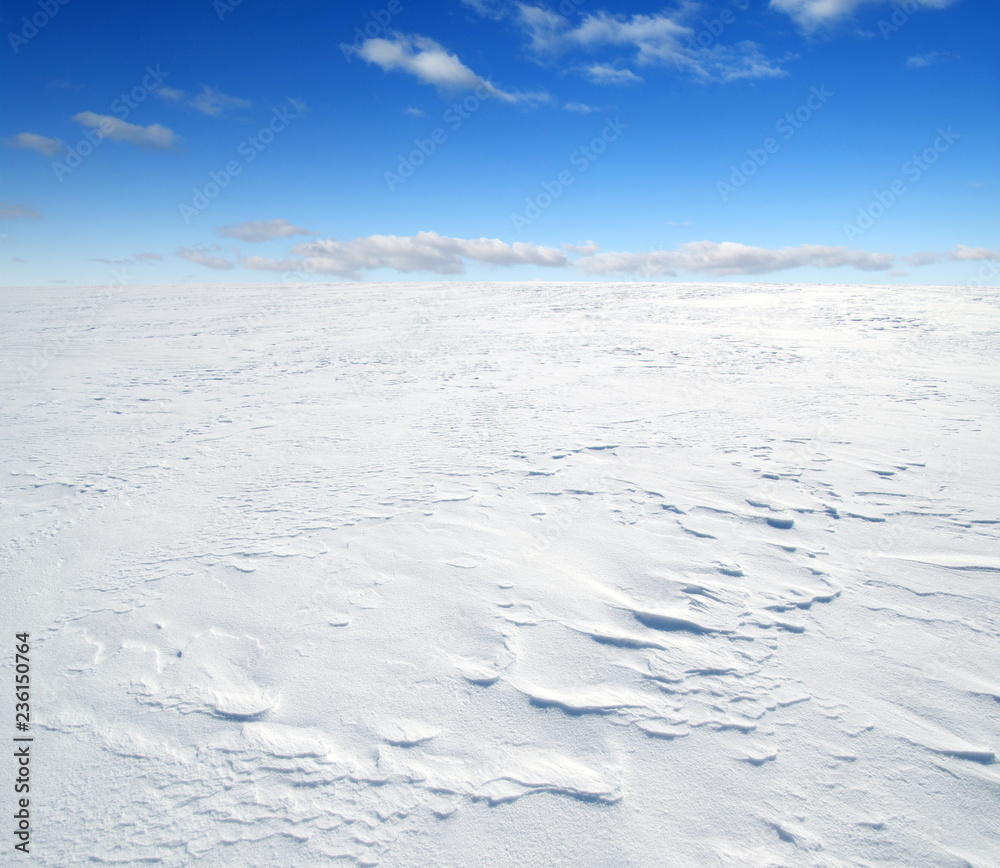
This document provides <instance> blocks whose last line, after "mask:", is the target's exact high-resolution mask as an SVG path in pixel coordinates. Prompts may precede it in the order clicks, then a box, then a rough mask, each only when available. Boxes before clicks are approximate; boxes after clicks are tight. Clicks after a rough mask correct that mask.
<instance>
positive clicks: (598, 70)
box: [584, 63, 642, 85]
mask: <svg viewBox="0 0 1000 868" xmlns="http://www.w3.org/2000/svg"><path fill="white" fill-rule="evenodd" d="M584 75H585V76H586V77H587V78H589V79H590V80H591V81H592V82H594V84H618V85H621V84H639V82H641V81H642V78H641V77H640V76H638V75H636V74H635V73H634V72H632V70H631V69H616V68H615V67H613V66H609V65H608V64H606V63H594V64H591V65H590V66H588V67H587V68H586V70H585V71H584Z"/></svg>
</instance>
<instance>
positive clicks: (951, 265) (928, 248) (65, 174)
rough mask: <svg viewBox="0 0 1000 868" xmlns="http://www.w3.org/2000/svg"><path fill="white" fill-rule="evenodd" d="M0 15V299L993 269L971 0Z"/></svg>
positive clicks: (969, 273) (937, 278)
mask: <svg viewBox="0 0 1000 868" xmlns="http://www.w3.org/2000/svg"><path fill="white" fill-rule="evenodd" d="M0 24H2V32H3V34H4V40H3V41H4V44H3V46H0V55H2V64H3V69H2V88H3V90H2V99H3V107H4V111H3V115H2V121H0V140H2V143H3V146H2V147H0V157H2V161H3V162H2V189H0V200H2V204H0V217H2V219H0V234H2V235H3V238H2V239H0V262H2V263H3V266H4V268H3V284H4V285H33V284H38V285H45V284H54V283H74V284H95V285H97V284H105V283H107V282H109V281H112V280H120V279H124V280H127V281H128V282H130V283H167V282H178V283H181V282H194V283H208V282H268V283H270V282H275V283H277V282H283V281H291V280H299V279H303V278H305V279H310V280H313V279H316V280H330V281H340V280H430V279H434V280H438V279H462V280H469V279H474V280H479V279H483V280H559V281H565V280H657V281H661V280H662V281H685V282H687V281H765V282H823V283H900V284H907V283H923V284H928V283H931V284H933V283H939V284H959V285H965V284H969V283H973V284H975V283H977V282H982V283H985V284H989V285H996V284H997V283H998V277H1000V253H998V252H997V251H998V249H1000V238H998V227H1000V220H998V214H997V187H998V182H1000V178H998V175H997V155H998V153H1000V147H998V146H1000V129H998V126H1000V111H998V107H1000V106H998V93H1000V86H998V85H1000V68H998V61H997V51H996V36H997V32H998V24H1000V7H998V6H997V4H996V2H995V0H902V2H900V3H890V2H882V0H709V2H681V3H674V4H668V5H662V4H658V3H648V2H641V0H634V2H627V3H625V2H607V3H601V2H598V0H562V2H553V3H549V4H539V3H536V2H535V0H530V2H523V3H515V2H507V0H439V2H434V0H427V2H420V3H417V2H414V0H380V2H376V3H371V2H369V0H365V2H342V3H337V4H331V3H321V2H311V0H290V2H286V3H282V4H277V3H266V2H264V0H242V2H233V0H216V2H213V0H173V2H170V3H166V2H149V3H140V4H128V5H125V4H121V3H112V2H100V0H92V2H90V0H88V2H85V0H35V2H33V3H32V2H7V3H5V4H4V7H3V16H2V20H0Z"/></svg>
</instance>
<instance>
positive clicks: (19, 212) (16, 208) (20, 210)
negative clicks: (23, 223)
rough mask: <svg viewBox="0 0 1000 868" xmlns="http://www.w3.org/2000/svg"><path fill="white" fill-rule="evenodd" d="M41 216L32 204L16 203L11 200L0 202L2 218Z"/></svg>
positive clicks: (16, 218)
mask: <svg viewBox="0 0 1000 868" xmlns="http://www.w3.org/2000/svg"><path fill="white" fill-rule="evenodd" d="M41 216H42V215H41V214H39V213H38V212H37V211H36V210H35V209H34V208H32V207H31V206H30V205H20V204H18V205H15V204H13V203H11V202H0V219H3V220H19V219H21V218H23V217H28V218H38V217H41Z"/></svg>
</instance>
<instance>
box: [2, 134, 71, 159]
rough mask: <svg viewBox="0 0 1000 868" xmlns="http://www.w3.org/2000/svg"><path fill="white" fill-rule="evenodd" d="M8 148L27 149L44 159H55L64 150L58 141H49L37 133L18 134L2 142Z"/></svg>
mask: <svg viewBox="0 0 1000 868" xmlns="http://www.w3.org/2000/svg"><path fill="white" fill-rule="evenodd" d="M3 143H4V144H5V145H6V146H7V147H8V148H28V149H29V150H32V151H38V153H39V154H42V155H43V156H46V157H56V156H58V155H59V154H61V153H62V152H63V151H64V150H66V148H65V146H64V145H63V143H62V142H61V141H60V140H59V139H49V138H46V137H45V136H40V135H38V134H37V133H18V134H17V135H16V136H8V137H7V138H6V139H4V140H3Z"/></svg>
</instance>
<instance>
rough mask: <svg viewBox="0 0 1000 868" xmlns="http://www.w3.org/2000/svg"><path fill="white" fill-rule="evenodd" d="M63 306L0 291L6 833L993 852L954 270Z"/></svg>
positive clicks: (968, 356) (110, 850)
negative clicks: (16, 782) (22, 717)
mask: <svg viewBox="0 0 1000 868" xmlns="http://www.w3.org/2000/svg"><path fill="white" fill-rule="evenodd" d="M98 296H99V289H95V288H90V289H80V288H73V289H71V288H55V289H51V288H46V289H7V290H3V291H0V346H2V365H3V368H2V374H0V376H2V381H0V386H2V419H0V425H2V428H0V438H2V440H0V442H2V449H3V466H2V474H3V477H2V478H3V489H2V500H0V517H2V528H3V534H2V545H3V548H2V558H3V564H4V573H5V578H4V583H3V590H2V604H3V611H4V613H5V614H4V618H3V622H4V624H5V625H6V632H5V636H6V639H5V641H6V642H7V643H8V646H9V647H8V649H7V650H4V651H3V653H2V666H3V670H4V679H5V683H7V684H8V685H9V684H10V683H11V680H12V665H13V633H14V632H15V631H21V630H27V631H29V632H30V633H31V636H32V640H31V641H32V652H31V656H32V683H33V696H32V703H33V705H32V713H33V715H34V726H33V730H32V734H33V735H34V736H35V738H36V741H35V743H34V748H33V749H34V763H33V766H32V776H33V777H32V799H33V802H32V805H33V837H32V856H31V857H30V859H24V858H21V857H19V856H17V854H14V855H15V856H16V857H17V864H31V865H40V866H41V865H44V866H66V865H77V864H85V863H86V864H91V863H98V864H118V865H138V864H160V865H164V866H182V865H211V866H230V865H231V866H271V865H274V866H310V865H327V864H358V865H383V866H423V865H435V866H456V868H458V866H462V868H465V866H493V865H496V866H555V865H566V866H661V865H662V866H690V865H706V866H800V865H801V866H807V865H809V866H812V865H816V866H843V865H901V866H916V865H935V866H967V865H974V866H988V865H998V864H1000V824H998V822H997V818H998V817H1000V798H998V796H1000V765H998V764H997V763H996V756H995V754H996V751H997V750H998V746H1000V720H998V714H1000V705H998V702H1000V665H998V664H1000V642H998V633H1000V617H998V613H1000V607H998V600H1000V590H998V578H1000V543H998V538H1000V504H998V500H1000V492H998V487H997V479H998V475H997V469H998V455H1000V450H998V448H997V447H998V436H997V432H998V430H1000V429H998V422H1000V366H998V361H1000V291H998V290H997V289H971V288H955V287H939V288H934V287H932V288H928V287H907V288H898V287H893V288H887V287H868V286H846V287H817V286H773V285H753V286H751V285H747V286H733V285H727V286H718V287H714V286H699V285H676V284H674V285H633V284H578V285H573V284H566V285H558V284H537V285H529V284H505V283H495V284H462V283H448V284H438V285H433V284H368V285H360V284H350V285H334V286H329V285H293V286H238V287H233V286H220V287H214V286H213V287H191V286H172V287H128V288H125V289H122V288H118V289H116V290H115V292H114V293H113V294H110V295H109V294H105V296H104V297H103V299H99V300H98V301H97V302H96V304H95V305H94V308H93V309H91V310H89V311H88V310H87V309H86V303H87V300H88V299H94V298H98ZM67 326H74V327H75V328H74V330H73V333H72V334H71V335H67V334H66V327H67ZM46 357H51V358H50V359H49V360H48V361H45V359H46ZM4 693H5V695H6V696H7V699H5V703H7V704H6V705H5V706H4V708H5V709H6V710H5V711H4V715H5V719H9V720H10V721H11V723H10V724H4V726H5V727H6V731H8V732H10V731H12V730H13V726H12V724H13V711H12V704H13V703H12V697H11V696H10V693H11V691H10V690H7V691H5V692H4ZM8 768H9V764H8ZM12 789H13V788H12V786H11V785H10V783H9V782H8V783H7V784H4V785H3V806H2V807H3V811H4V813H5V815H6V816H8V817H9V816H10V813H8V811H11V810H12V805H13V793H12ZM8 823H9V821H8ZM12 842H13V839H12V838H11V839H10V840H9V841H8V842H7V843H5V845H4V847H5V848H12ZM5 852H7V853H9V854H12V853H13V850H12V849H6V850H5ZM7 858H8V856H4V857H3V860H4V861H6V860H7ZM337 860H342V861H337ZM7 864H13V862H11V863H7Z"/></svg>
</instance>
